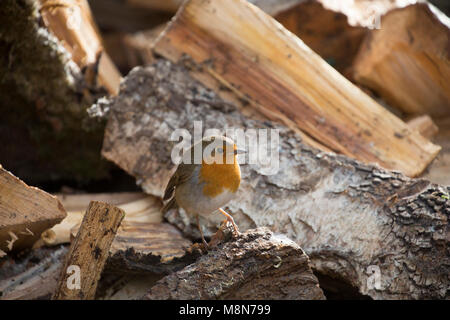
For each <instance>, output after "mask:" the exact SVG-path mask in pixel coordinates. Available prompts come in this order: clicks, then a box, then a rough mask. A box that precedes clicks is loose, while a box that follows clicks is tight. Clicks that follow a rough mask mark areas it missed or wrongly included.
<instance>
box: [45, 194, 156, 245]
mask: <svg viewBox="0 0 450 320" xmlns="http://www.w3.org/2000/svg"><path fill="white" fill-rule="evenodd" d="M57 196H58V198H59V199H60V201H61V203H62V204H63V206H64V208H66V210H67V211H68V212H67V217H66V218H65V219H64V220H63V221H62V222H61V223H59V224H57V225H55V226H53V227H52V228H51V229H48V230H46V231H44V232H43V233H42V235H41V239H42V240H43V243H44V244H45V245H48V246H50V245H57V244H61V243H69V242H70V239H71V230H72V231H74V232H75V235H76V233H77V232H78V229H79V227H80V224H81V221H82V219H83V216H84V213H85V209H86V207H87V206H88V205H89V203H90V202H91V201H102V202H106V203H109V204H112V205H115V206H117V207H118V208H120V209H122V210H124V211H125V213H126V216H125V218H124V221H123V222H125V221H127V222H130V223H133V222H136V223H160V222H162V214H161V211H160V209H161V202H160V201H159V200H158V199H157V198H155V197H153V196H148V195H146V194H144V193H141V192H135V193H131V192H124V193H110V194H108V193H103V194H102V193H100V194H92V193H91V194H79V195H62V194H60V195H57ZM75 226H77V228H74V227H75Z"/></svg>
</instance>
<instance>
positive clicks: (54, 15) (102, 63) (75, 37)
mask: <svg viewBox="0 0 450 320" xmlns="http://www.w3.org/2000/svg"><path fill="white" fill-rule="evenodd" d="M39 3H40V8H39V11H40V13H41V16H42V21H43V23H44V25H45V27H46V28H47V29H48V30H49V31H50V32H52V33H53V34H54V35H55V36H56V37H57V38H58V40H59V41H60V42H61V44H62V45H63V46H64V47H65V48H66V50H67V51H68V52H69V54H70V56H71V58H72V60H73V61H74V62H75V63H76V64H77V65H78V67H79V68H80V69H87V72H86V73H85V79H86V81H87V83H88V85H91V86H94V87H95V86H103V87H104V88H106V90H107V91H108V92H109V93H111V94H117V92H118V89H119V83H120V78H121V75H120V74H119V72H118V71H117V69H116V67H115V66H114V64H113V63H112V62H111V59H110V58H109V56H108V54H107V53H106V52H104V49H103V45H102V40H101V36H100V34H99V32H98V30H97V26H96V25H95V23H94V20H93V17H92V14H91V10H90V8H89V4H88V2H87V0H77V1H75V2H73V3H68V2H65V1H54V0H39Z"/></svg>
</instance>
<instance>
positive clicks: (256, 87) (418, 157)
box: [154, 0, 440, 176]
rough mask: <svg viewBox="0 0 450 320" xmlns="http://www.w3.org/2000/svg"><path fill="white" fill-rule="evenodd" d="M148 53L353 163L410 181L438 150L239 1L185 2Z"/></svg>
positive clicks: (196, 0) (259, 12)
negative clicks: (180, 65) (182, 65)
mask: <svg viewBox="0 0 450 320" xmlns="http://www.w3.org/2000/svg"><path fill="white" fill-rule="evenodd" d="M211 21H215V28H213V29H211ZM250 26H251V28H250ZM249 28H250V29H249ZM154 50H155V52H156V53H157V54H160V55H162V56H164V57H166V58H168V59H169V60H171V61H174V62H179V61H180V62H184V61H186V60H188V61H189V63H190V65H191V66H192V65H194V68H195V66H196V69H197V70H198V69H201V70H203V72H205V73H206V74H207V75H208V76H209V77H210V78H211V77H212V78H214V79H215V80H217V81H219V82H221V83H222V85H223V86H225V87H227V88H228V89H230V90H232V91H233V92H236V93H237V94H239V95H240V97H243V98H244V99H245V100H247V101H248V103H249V104H250V105H251V106H252V107H254V108H256V109H257V110H260V111H261V112H263V113H264V115H266V116H267V117H269V118H270V119H272V120H273V119H277V120H281V121H283V122H284V123H285V124H286V125H288V126H289V127H297V128H300V130H302V131H303V132H304V133H306V134H307V135H310V136H311V137H312V138H313V139H315V140H317V141H318V142H319V143H321V144H324V145H325V146H326V147H328V148H330V149H332V150H333V151H336V152H340V153H343V154H345V155H347V156H350V157H353V158H356V159H358V160H361V161H364V162H374V163H378V164H380V165H381V166H383V167H385V168H388V169H396V170H400V171H402V172H403V173H405V174H406V175H408V176H416V175H418V174H420V173H421V172H422V171H423V170H424V169H425V168H426V166H427V165H428V164H429V163H430V162H431V161H432V160H433V159H434V158H435V157H436V155H437V153H438V152H439V150H440V147H439V146H436V145H433V144H432V143H431V142H430V141H428V140H426V139H424V138H423V137H422V136H421V135H420V134H418V133H417V132H414V131H412V130H410V129H409V128H408V126H407V125H406V124H405V123H404V122H403V121H402V120H400V119H399V118H397V117H396V116H395V115H393V114H392V113H390V112H389V111H387V110H386V109H385V108H383V107H382V106H381V105H379V104H378V103H377V102H375V101H374V100H373V99H372V98H370V97H369V96H368V95H366V94H365V93H363V92H362V91H361V90H359V89H358V88H357V87H356V86H354V85H353V84H352V83H350V82H349V81H348V80H347V79H345V78H344V77H343V76H342V75H340V74H339V73H338V72H336V70H334V69H333V68H332V67H331V66H330V65H328V64H327V63H326V62H325V61H324V60H323V59H321V58H320V57H319V56H318V55H317V54H315V53H314V52H312V51H311V50H310V49H309V48H308V47H307V46H306V45H305V44H304V43H303V42H302V41H301V40H299V39H298V38H297V37H295V36H294V35H293V34H292V33H290V32H288V31H287V30H286V29H284V28H283V27H282V26H281V25H280V24H278V23H277V22H276V21H275V20H274V19H272V18H271V17H270V16H268V15H267V14H265V13H264V12H262V11H261V10H260V9H258V8H257V7H255V6H253V5H251V4H249V3H247V1H245V0H230V1H228V0H227V1H209V2H206V3H205V2H203V1H201V0H191V1H187V2H185V4H184V5H183V6H182V8H180V10H179V11H178V13H177V15H176V17H175V18H174V19H173V20H172V21H171V22H170V24H169V26H168V28H167V29H166V30H165V31H164V32H163V34H162V36H161V37H159V38H158V40H157V41H156V43H155V46H154ZM207 79H208V78H205V77H203V79H200V80H201V81H202V82H203V83H204V84H205V85H207V86H208V84H209V83H210V82H211V80H209V81H208V80H207Z"/></svg>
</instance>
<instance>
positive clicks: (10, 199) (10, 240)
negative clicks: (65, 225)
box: [0, 165, 67, 257]
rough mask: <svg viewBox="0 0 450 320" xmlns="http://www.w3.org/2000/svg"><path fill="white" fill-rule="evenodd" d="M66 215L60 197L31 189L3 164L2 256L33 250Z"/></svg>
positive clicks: (0, 201) (0, 198) (0, 184)
mask: <svg viewBox="0 0 450 320" xmlns="http://www.w3.org/2000/svg"><path fill="white" fill-rule="evenodd" d="M66 215H67V214H66V211H65V210H64V208H63V206H62V205H61V203H60V202H59V201H58V199H57V198H56V197H54V196H52V195H50V194H48V193H46V192H44V191H42V190H40V189H38V188H34V187H29V186H27V185H26V184H25V183H24V182H23V181H21V180H20V179H18V178H17V177H15V176H14V175H12V174H11V173H10V172H8V171H6V170H5V169H3V168H2V167H1V165H0V257H1V256H3V255H5V254H6V252H9V251H13V250H20V249H24V248H27V247H31V246H32V245H33V244H34V243H35V242H36V240H38V239H39V237H40V235H41V233H42V232H43V231H44V230H46V229H48V228H51V227H52V226H53V225H55V224H57V223H59V222H61V220H63V219H64V218H65V217H66Z"/></svg>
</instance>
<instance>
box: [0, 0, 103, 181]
mask: <svg viewBox="0 0 450 320" xmlns="http://www.w3.org/2000/svg"><path fill="white" fill-rule="evenodd" d="M46 3H47V4H48V5H47V7H46V9H44V11H45V13H46V14H47V16H46V18H50V19H51V18H56V19H59V18H58V17H59V16H58V15H57V16H54V17H53V16H52V15H51V14H50V12H51V10H52V9H55V7H56V11H57V12H60V11H70V10H71V8H70V7H73V8H72V9H74V10H73V11H74V12H75V11H76V10H75V9H76V8H77V4H74V3H75V1H70V2H68V1H61V3H62V4H61V6H59V7H58V6H57V4H58V1H48V2H46ZM52 4H53V6H52ZM46 10H48V11H46ZM83 17H84V15H83ZM75 20H76V17H75V19H74V21H75ZM0 21H2V23H1V25H0V57H2V58H1V59H0V113H1V114H2V116H1V117H0V145H1V146H2V152H1V154H0V163H1V164H2V165H3V166H4V167H5V168H7V169H8V170H10V171H12V172H14V174H16V175H17V176H18V177H20V178H22V179H24V180H25V181H26V182H27V183H30V184H38V183H42V182H43V181H45V182H46V181H51V180H54V179H58V178H59V179H73V180H83V179H84V180H87V179H99V178H104V177H105V176H106V175H107V172H108V169H109V167H108V165H107V162H105V161H103V160H102V159H101V157H100V156H99V151H100V149H101V141H102V137H103V127H104V124H103V123H100V124H99V123H97V122H96V121H92V120H90V119H89V117H88V116H87V113H86V109H87V108H88V107H89V106H91V105H92V103H93V102H94V101H95V100H96V99H97V98H99V97H101V96H103V95H105V94H107V93H108V91H107V90H106V89H105V88H104V87H103V86H102V85H98V83H97V81H96V79H97V77H96V76H97V75H98V74H97V73H96V72H97V71H98V72H100V73H101V70H102V66H103V64H102V61H103V60H104V59H102V56H103V58H105V54H98V55H97V53H98V52H95V53H92V52H91V53H90V55H89V57H88V58H86V59H84V58H83V55H82V54H80V51H82V50H80V47H83V46H78V48H77V49H74V52H72V53H74V54H75V53H76V58H77V59H78V60H79V61H78V62H80V61H81V63H80V65H77V63H76V62H75V61H74V60H73V58H75V56H71V51H70V50H69V49H68V47H70V44H75V43H77V42H78V41H84V40H86V39H85V38H84V37H83V36H85V34H86V33H85V30H84V29H83V30H82V33H83V35H82V36H80V37H77V36H73V38H72V39H69V40H67V39H66V40H67V41H66V42H64V43H63V41H61V39H59V38H58V37H57V35H55V33H53V32H52V30H50V29H49V27H48V26H47V25H46V23H47V22H48V21H49V20H48V19H44V18H43V15H42V14H41V11H40V6H39V1H30V0H27V1H16V0H5V1H2V4H1V6H0ZM59 22H60V24H59V27H61V26H65V25H66V24H65V22H64V21H63V22H62V23H61V21H59ZM66 22H67V21H66ZM81 25H82V26H83V28H89V26H90V24H89V22H86V21H81ZM58 31H59V32H61V31H62V29H61V28H60V29H59V30H58ZM66 31H67V30H66ZM72 32H74V31H73V30H72ZM92 42H95V41H93V40H92V39H89V40H88V41H87V43H85V46H88V47H89V46H90V45H92ZM96 43H98V41H97V42H96ZM65 45H66V46H68V47H66V46H65ZM74 47H77V46H76V45H74ZM89 49H92V48H91V47H89ZM75 51H76V52H75ZM30 53H32V54H30ZM99 70H100V71H99ZM88 74H91V75H93V76H92V77H91V79H92V80H93V83H92V82H89V81H87V75H88ZM73 146H77V148H76V152H74V148H73Z"/></svg>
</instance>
